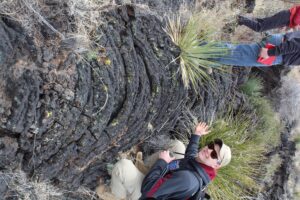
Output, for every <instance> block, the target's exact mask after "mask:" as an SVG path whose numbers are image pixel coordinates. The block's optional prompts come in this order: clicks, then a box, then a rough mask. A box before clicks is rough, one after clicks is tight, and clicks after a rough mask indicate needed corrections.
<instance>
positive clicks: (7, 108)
mask: <svg viewBox="0 0 300 200" xmlns="http://www.w3.org/2000/svg"><path fill="white" fill-rule="evenodd" d="M66 17H70V16H66ZM101 20H102V23H101V25H99V27H98V28H97V29H96V30H95V32H94V39H95V41H94V42H95V44H96V45H95V46H94V47H93V49H92V50H91V51H90V52H87V53H86V56H83V55H82V54H79V53H77V52H76V51H74V50H72V49H71V50H70V49H69V50H68V49H66V48H65V47H64V43H65V42H66V41H64V40H61V39H59V38H57V37H56V36H55V34H53V33H52V32H51V30H45V29H47V27H41V29H42V30H43V31H42V32H41V33H40V34H38V35H39V36H40V37H39V38H36V37H33V36H30V35H27V34H26V33H25V32H24V31H23V30H22V28H21V27H20V26H19V25H18V24H17V23H15V22H12V21H10V20H9V19H6V18H4V17H3V18H2V19H1V21H0V38H1V39H0V63H1V69H0V80H1V81H0V94H1V100H0V102H1V105H0V119H1V121H0V152H1V156H0V169H1V171H2V172H6V171H13V170H16V169H21V170H22V171H24V172H25V173H26V174H27V176H28V177H32V178H34V179H35V180H38V181H49V183H51V184H53V185H55V186H57V187H59V188H63V189H68V190H75V189H77V188H78V187H79V186H87V187H89V188H94V187H95V186H96V185H97V181H98V178H99V177H100V176H104V175H106V174H107V172H106V164H107V163H113V162H114V160H115V158H116V155H117V153H118V152H120V151H123V150H128V149H129V148H130V147H132V146H133V145H137V144H140V143H143V142H144V141H145V140H147V139H149V138H150V137H152V136H155V135H157V134H161V135H164V134H169V133H170V131H172V130H174V128H175V127H176V129H177V130H178V131H182V132H184V131H185V126H184V124H182V123H181V122H180V123H179V121H178V119H180V118H182V113H183V109H186V108H188V109H189V110H192V111H193V112H194V113H197V117H199V118H201V119H203V120H209V119H211V118H212V117H213V116H215V114H216V113H218V112H219V111H221V110H222V109H224V108H225V106H226V102H229V101H230V99H232V98H235V100H237V101H236V102H237V103H236V104H239V103H241V101H242V97H239V96H235V94H234V88H235V86H236V85H237V83H238V82H239V81H240V76H239V73H235V74H234V75H231V74H220V73H215V74H213V75H212V77H213V79H214V80H215V85H214V87H211V88H203V90H202V91H200V92H199V95H195V94H193V93H191V92H190V91H188V90H186V89H184V87H183V84H182V82H181V79H180V75H179V73H178V71H179V65H178V63H176V62H174V58H176V57H177V56H178V55H179V53H180V49H179V48H178V47H177V46H176V45H174V43H173V42H172V41H171V39H170V37H169V36H168V35H167V34H166V33H165V31H164V30H163V24H162V22H161V21H160V20H159V19H158V18H157V17H156V16H155V15H153V14H151V13H150V12H147V10H143V9H141V8H139V7H135V6H129V5H125V6H115V7H110V8H109V9H106V10H105V11H102V13H101ZM199 23H200V22H199ZM56 28H58V30H59V27H56ZM62 28H64V27H62ZM69 42H70V41H69ZM8 190H9V189H8V188H0V192H1V193H2V194H0V195H1V196H2V195H3V196H5V194H6V193H7V192H8Z"/></svg>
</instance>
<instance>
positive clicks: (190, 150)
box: [185, 134, 200, 158]
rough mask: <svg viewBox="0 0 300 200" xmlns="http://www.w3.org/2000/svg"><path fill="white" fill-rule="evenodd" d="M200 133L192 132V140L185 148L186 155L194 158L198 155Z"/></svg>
mask: <svg viewBox="0 0 300 200" xmlns="http://www.w3.org/2000/svg"><path fill="white" fill-rule="evenodd" d="M199 139H200V136H199V135H195V134H192V136H191V139H190V142H189V144H188V146H187V148H186V150H185V157H186V158H188V157H190V158H194V157H196V155H197V153H198V149H199Z"/></svg>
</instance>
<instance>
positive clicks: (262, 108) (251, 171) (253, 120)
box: [201, 79, 280, 200]
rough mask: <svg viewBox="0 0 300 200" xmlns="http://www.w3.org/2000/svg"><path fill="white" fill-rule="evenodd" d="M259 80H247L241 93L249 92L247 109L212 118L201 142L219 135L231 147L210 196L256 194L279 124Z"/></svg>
mask: <svg viewBox="0 0 300 200" xmlns="http://www.w3.org/2000/svg"><path fill="white" fill-rule="evenodd" d="M261 89H262V82H261V81H260V80H259V79H249V81H248V82H247V83H246V84H245V86H244V92H245V93H247V94H249V96H248V98H249V101H250V103H251V106H250V108H242V109H240V111H239V112H238V113H233V112H228V113H227V114H226V115H225V116H223V117H221V118H220V119H219V120H217V121H215V122H214V123H213V125H212V132H211V133H210V134H209V135H208V136H206V137H204V138H203V139H202V141H201V145H202V146H203V145H205V144H206V143H207V142H208V141H211V140H212V139H214V138H220V139H222V140H223V141H224V143H225V144H227V145H228V146H230V147H231V150H232V160H231V163H230V164H229V165H228V166H226V167H224V168H221V169H219V170H218V176H217V177H216V178H215V180H214V181H213V182H212V183H211V184H210V185H209V193H210V195H211V196H212V199H215V200H220V199H222V200H223V199H224V200H225V199H226V200H231V199H232V200H233V199H234V200H235V199H243V197H244V198H246V196H247V197H249V196H253V195H255V194H256V193H257V192H258V191H259V188H260V186H259V181H261V180H263V178H264V174H262V172H263V171H266V170H264V165H263V164H264V163H265V162H264V161H266V158H265V157H264V154H265V153H266V152H268V151H269V150H270V149H271V148H273V147H274V146H276V145H277V144H278V141H279V138H280V123H279V120H278V119H277V118H276V114H275V112H274V111H273V109H272V107H271V104H270V102H269V101H268V100H267V99H266V98H265V97H262V96H261Z"/></svg>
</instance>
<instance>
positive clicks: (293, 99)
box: [279, 67, 300, 124]
mask: <svg viewBox="0 0 300 200" xmlns="http://www.w3.org/2000/svg"><path fill="white" fill-rule="evenodd" d="M281 80H282V81H281V82H282V85H281V88H280V90H279V92H280V96H281V99H280V108H279V113H280V115H281V117H282V118H283V119H285V120H286V121H287V122H288V123H290V124H295V123H299V119H300V112H295V111H299V110H300V67H294V68H293V69H292V70H291V71H290V72H289V73H288V74H287V75H285V76H283V77H282V79H281Z"/></svg>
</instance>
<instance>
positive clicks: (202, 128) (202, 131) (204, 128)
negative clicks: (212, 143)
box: [194, 122, 210, 136]
mask: <svg viewBox="0 0 300 200" xmlns="http://www.w3.org/2000/svg"><path fill="white" fill-rule="evenodd" d="M208 129H209V126H208V125H207V124H206V123H205V122H199V123H198V124H197V126H196V129H195V133H194V134H195V135H199V136H201V135H207V134H208V133H209V132H210V130H208Z"/></svg>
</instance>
